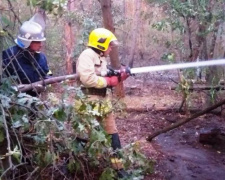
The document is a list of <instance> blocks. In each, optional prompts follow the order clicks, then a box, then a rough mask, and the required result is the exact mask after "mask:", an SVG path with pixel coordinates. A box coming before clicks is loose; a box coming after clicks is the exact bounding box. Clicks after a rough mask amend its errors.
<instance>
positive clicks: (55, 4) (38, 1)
mask: <svg viewBox="0 0 225 180" xmlns="http://www.w3.org/2000/svg"><path fill="white" fill-rule="evenodd" d="M67 2H68V1H67V0H27V5H28V6H32V7H40V8H42V9H44V10H46V11H47V12H49V13H51V14H53V15H55V16H62V15H63V12H64V10H65V9H66V5H67Z"/></svg>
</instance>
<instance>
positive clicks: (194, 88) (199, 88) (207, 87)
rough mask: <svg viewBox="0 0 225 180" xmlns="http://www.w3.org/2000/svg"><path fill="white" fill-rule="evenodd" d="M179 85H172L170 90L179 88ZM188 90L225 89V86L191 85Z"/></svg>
mask: <svg viewBox="0 0 225 180" xmlns="http://www.w3.org/2000/svg"><path fill="white" fill-rule="evenodd" d="M177 88H178V87H171V88H170V90H177ZM187 90H189V91H204V90H206V91H209V90H216V91H219V90H225V87H224V86H197V87H189V88H188V89H187Z"/></svg>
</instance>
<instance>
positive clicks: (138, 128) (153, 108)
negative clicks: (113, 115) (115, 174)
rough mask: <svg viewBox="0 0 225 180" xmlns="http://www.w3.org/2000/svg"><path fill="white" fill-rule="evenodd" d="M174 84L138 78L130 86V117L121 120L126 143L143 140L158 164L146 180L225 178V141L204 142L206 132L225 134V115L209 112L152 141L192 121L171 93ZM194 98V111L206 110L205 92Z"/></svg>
mask: <svg viewBox="0 0 225 180" xmlns="http://www.w3.org/2000/svg"><path fill="white" fill-rule="evenodd" d="M134 84H135V85H134ZM171 85H172V84H171V83H165V82H150V83H143V82H141V81H139V82H137V81H136V80H135V79H134V78H133V79H132V78H130V80H129V81H128V82H127V84H125V87H126V88H125V89H126V98H125V102H126V104H127V110H128V111H129V113H125V114H123V115H119V116H118V118H117V125H118V129H119V134H120V137H121V141H122V144H123V145H125V144H127V143H131V142H135V141H139V142H140V148H141V151H142V152H143V153H144V154H145V155H146V156H147V157H148V158H150V159H152V160H154V161H155V162H156V163H155V170H154V173H153V174H150V175H148V176H146V177H145V180H150V179H151V180H153V179H155V180H181V179H183V180H224V179H225V146H224V144H225V142H222V141H216V143H209V144H203V143H200V142H199V136H200V134H202V133H206V132H211V131H212V130H215V129H216V130H219V132H225V119H224V117H223V116H219V115H214V114H211V113H209V114H205V115H203V116H200V117H198V118H196V119H193V120H192V121H190V122H188V123H186V124H185V125H183V126H180V127H179V128H177V129H174V130H171V131H169V132H167V133H164V134H161V135H159V136H157V137H156V138H154V139H153V140H152V141H151V142H148V141H146V137H147V136H148V135H150V134H152V133H153V132H155V131H157V130H159V129H162V128H164V127H166V126H168V125H170V124H171V123H174V122H177V121H180V120H183V119H184V118H186V117H187V116H186V115H184V114H183V115H182V114H180V113H178V112H177V109H178V108H179V106H180V103H181V99H182V97H181V96H180V94H179V93H178V92H176V91H172V90H169V88H168V87H169V86H171ZM191 97H192V104H191V105H192V107H195V108H196V107H197V108H199V109H200V110H201V109H202V108H203V105H202V97H201V94H200V93H198V94H195V93H193V94H192V95H191ZM162 107H163V108H162ZM130 109H131V110H130ZM222 135H223V134H222ZM212 139H213V138H212Z"/></svg>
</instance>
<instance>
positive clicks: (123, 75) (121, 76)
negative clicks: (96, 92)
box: [120, 72, 129, 81]
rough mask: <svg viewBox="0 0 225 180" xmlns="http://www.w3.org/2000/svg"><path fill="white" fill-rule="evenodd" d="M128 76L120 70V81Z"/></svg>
mask: <svg viewBox="0 0 225 180" xmlns="http://www.w3.org/2000/svg"><path fill="white" fill-rule="evenodd" d="M128 77H129V74H127V73H126V72H122V73H121V75H120V78H121V81H124V80H126V79H127V78H128Z"/></svg>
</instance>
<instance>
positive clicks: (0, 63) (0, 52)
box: [0, 29, 4, 82]
mask: <svg viewBox="0 0 225 180" xmlns="http://www.w3.org/2000/svg"><path fill="white" fill-rule="evenodd" d="M0 31H1V29H0ZM0 33H1V32H0ZM3 39H4V37H3V36H1V34H0V82H1V80H2V51H3Z"/></svg>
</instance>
